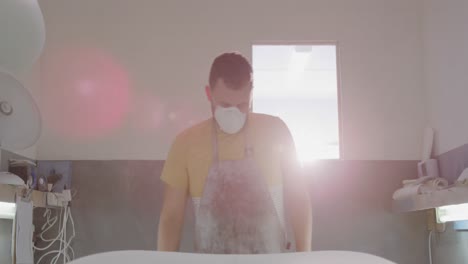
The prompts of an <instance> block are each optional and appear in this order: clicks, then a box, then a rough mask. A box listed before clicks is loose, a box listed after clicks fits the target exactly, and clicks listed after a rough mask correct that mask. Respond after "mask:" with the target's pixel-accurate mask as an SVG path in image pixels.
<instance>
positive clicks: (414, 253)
mask: <svg viewBox="0 0 468 264" xmlns="http://www.w3.org/2000/svg"><path fill="white" fill-rule="evenodd" d="M163 164H164V163H163V161H75V162H73V165H72V170H73V178H72V187H73V188H74V189H76V190H77V191H78V193H77V196H76V197H75V199H74V201H73V204H72V210H73V215H74V217H75V225H76V229H77V237H76V240H75V243H74V248H75V252H76V254H77V256H85V255H89V254H93V253H97V252H103V251H112V250H123V249H145V250H154V249H155V248H156V233H157V224H158V218H159V211H160V208H161V202H162V184H161V182H160V180H159V176H160V173H161V170H162V166H163ZM307 173H308V177H309V179H310V180H311V181H310V190H311V195H312V199H313V210H314V223H313V226H314V235H313V244H314V249H316V250H355V251H362V252H368V253H372V254H375V255H379V256H382V257H385V258H388V259H391V260H394V261H396V262H398V263H401V264H417V263H421V264H422V263H426V262H427V247H426V240H425V238H426V231H425V222H424V219H425V218H424V214H423V213H412V214H401V215H396V214H393V213H392V212H391V211H390V208H391V207H390V199H391V195H392V192H393V191H394V190H395V189H396V188H398V186H399V185H400V182H401V180H403V179H407V178H412V177H414V176H415V175H416V162H413V161H382V162H380V161H329V162H322V163H317V164H315V165H314V166H311V167H309V168H307ZM188 213H189V217H188V221H187V223H186V226H185V229H184V238H183V241H182V251H192V249H193V247H192V238H193V232H192V230H193V229H192V225H191V223H192V222H193V221H192V220H193V217H192V216H191V215H190V208H189V209H188Z"/></svg>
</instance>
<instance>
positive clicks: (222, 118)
mask: <svg viewBox="0 0 468 264" xmlns="http://www.w3.org/2000/svg"><path fill="white" fill-rule="evenodd" d="M214 118H215V120H216V122H217V123H218V125H219V128H220V129H221V130H222V131H224V132H225V133H228V134H235V133H237V132H239V131H240V130H241V129H242V128H243V127H244V125H245V121H246V120H247V114H246V113H242V112H241V111H240V110H239V108H237V107H234V106H233V107H227V108H224V107H221V106H217V107H216V109H215V111H214Z"/></svg>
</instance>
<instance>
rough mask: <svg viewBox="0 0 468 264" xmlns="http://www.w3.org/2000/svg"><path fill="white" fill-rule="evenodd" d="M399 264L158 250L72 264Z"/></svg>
mask: <svg viewBox="0 0 468 264" xmlns="http://www.w3.org/2000/svg"><path fill="white" fill-rule="evenodd" d="M103 263H112V264H129V263H130V264H160V263H161V264H163V263H164V264H165V263H168V264H218V263H224V264H263V263H271V264H322V263H323V264H395V263H393V262H390V261H388V260H385V259H383V258H380V257H376V256H373V255H369V254H365V253H358V252H348V251H315V252H307V253H284V254H269V255H209V254H193V253H176V252H157V251H115V252H107V253H101V254H96V255H91V256H87V257H83V258H80V259H77V260H74V261H72V262H71V263H70V264H103Z"/></svg>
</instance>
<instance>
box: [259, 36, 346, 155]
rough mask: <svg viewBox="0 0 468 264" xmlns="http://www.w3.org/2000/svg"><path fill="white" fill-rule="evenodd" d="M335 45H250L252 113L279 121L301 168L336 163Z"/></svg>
mask: <svg viewBox="0 0 468 264" xmlns="http://www.w3.org/2000/svg"><path fill="white" fill-rule="evenodd" d="M336 50H337V49H336V45H254V46H253V50H252V55H253V61H252V62H253V70H254V94H253V96H254V105H253V107H254V111H255V112H257V113H265V114H270V115H274V116H278V117H280V118H281V119H282V120H283V121H284V122H285V123H286V124H287V125H288V127H289V129H290V131H291V133H292V135H293V137H294V141H295V143H296V148H297V153H298V155H299V158H300V159H301V161H302V162H303V163H307V162H308V161H313V160H317V159H338V158H340V140H339V139H340V137H339V135H340V133H339V119H338V81H337V76H338V75H337V58H336V56H337V55H336Z"/></svg>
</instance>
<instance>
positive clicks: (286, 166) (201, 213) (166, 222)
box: [158, 53, 312, 254]
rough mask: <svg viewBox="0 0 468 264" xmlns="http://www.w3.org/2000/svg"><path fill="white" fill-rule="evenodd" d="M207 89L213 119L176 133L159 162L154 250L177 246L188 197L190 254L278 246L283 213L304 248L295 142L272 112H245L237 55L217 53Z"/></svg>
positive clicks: (244, 81) (248, 99) (305, 218)
mask: <svg viewBox="0 0 468 264" xmlns="http://www.w3.org/2000/svg"><path fill="white" fill-rule="evenodd" d="M206 95H207V97H208V100H209V102H210V103H211V110H212V114H213V118H211V119H209V120H206V121H204V122H202V123H200V124H198V125H195V126H194V127H192V128H189V129H188V130H186V131H184V132H183V133H181V134H180V135H178V137H177V138H176V140H175V142H174V143H173V145H172V147H171V150H170V152H169V155H168V158H167V160H166V163H165V165H164V169H163V172H162V176H161V179H162V180H163V181H164V182H165V185H166V186H165V194H164V202H163V208H162V211H161V217H160V222H159V231H158V250H160V251H177V250H178V249H179V244H180V240H181V231H182V226H183V222H184V210H185V203H186V200H187V197H188V196H190V197H191V200H192V202H193V205H194V210H195V250H196V252H200V253H213V254H256V253H263V254H264V253H280V252H284V251H285V250H286V249H287V247H288V244H289V243H288V240H287V236H286V231H285V227H286V224H285V223H286V219H287V220H288V221H289V222H290V223H291V226H292V229H293V231H294V237H295V242H296V250H297V251H310V249H311V229H312V213H311V205H310V200H309V196H308V191H307V184H304V183H305V181H304V179H303V177H302V174H301V173H300V166H299V164H298V161H297V157H296V153H295V147H294V142H293V139H292V137H291V134H290V133H289V130H288V128H287V126H286V125H285V124H284V122H282V121H281V120H280V119H279V118H277V117H273V116H268V115H263V114H254V113H252V112H251V109H252V67H251V65H250V63H249V62H248V61H247V60H246V59H245V58H244V57H243V56H241V55H239V54H237V53H225V54H222V55H220V56H219V57H217V58H216V59H215V60H214V62H213V64H212V66H211V71H210V76H209V85H208V86H207V87H206ZM283 194H284V195H283ZM283 197H284V202H283ZM284 207H285V208H284ZM285 216H287V217H285Z"/></svg>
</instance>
